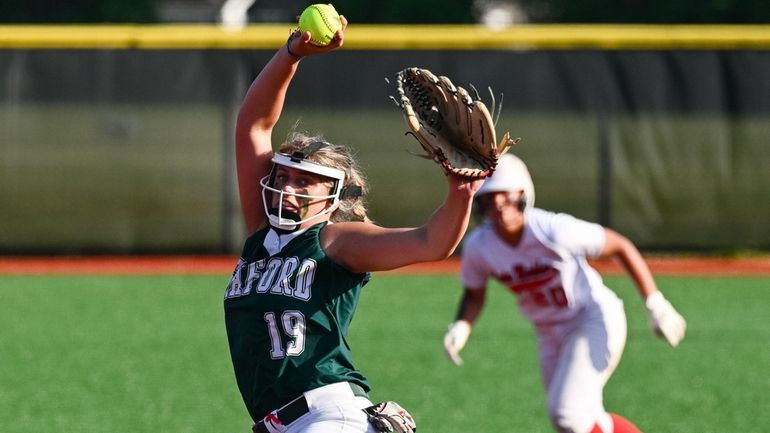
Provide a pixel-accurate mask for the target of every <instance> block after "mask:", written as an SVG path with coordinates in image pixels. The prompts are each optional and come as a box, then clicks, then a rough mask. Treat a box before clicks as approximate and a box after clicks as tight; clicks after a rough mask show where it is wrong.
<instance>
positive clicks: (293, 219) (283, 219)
mask: <svg viewBox="0 0 770 433" xmlns="http://www.w3.org/2000/svg"><path fill="white" fill-rule="evenodd" d="M276 165H283V166H285V167H289V168H292V169H296V170H302V171H307V172H310V173H314V174H318V175H321V176H324V177H328V178H331V179H332V180H333V181H334V185H333V186H332V191H331V194H329V195H320V196H319V195H307V194H299V193H291V192H286V191H283V190H282V189H277V188H274V185H275V183H274V180H275V171H276ZM344 180H345V172H343V171H342V170H338V169H336V168H331V167H326V166H323V165H319V164H315V163H313V162H309V161H305V160H304V159H302V158H300V157H298V156H288V155H284V154H280V153H276V154H275V155H274V156H273V170H272V171H271V172H270V174H269V175H268V176H265V177H263V178H262V179H260V181H259V184H260V185H261V186H262V204H263V206H264V208H265V214H266V215H267V218H268V221H269V222H270V225H272V226H273V227H275V228H278V229H281V230H288V231H293V230H296V229H297V228H298V227H299V226H300V225H301V224H303V223H305V222H307V221H312V220H313V219H316V218H319V217H321V216H323V215H326V214H328V213H330V212H333V211H334V210H335V209H336V208H337V205H338V203H339V198H340V190H341V189H342V184H343V183H344ZM269 193H272V194H276V195H277V198H278V200H277V208H276V207H273V206H272V204H271V203H270V197H269ZM286 196H293V197H296V198H298V199H309V200H314V201H322V200H332V203H331V206H329V207H327V208H326V209H324V210H323V211H321V212H319V213H317V214H315V215H311V216H308V217H306V218H301V217H300V216H299V215H297V214H296V213H294V212H291V211H285V210H284V209H283V199H284V197H286Z"/></svg>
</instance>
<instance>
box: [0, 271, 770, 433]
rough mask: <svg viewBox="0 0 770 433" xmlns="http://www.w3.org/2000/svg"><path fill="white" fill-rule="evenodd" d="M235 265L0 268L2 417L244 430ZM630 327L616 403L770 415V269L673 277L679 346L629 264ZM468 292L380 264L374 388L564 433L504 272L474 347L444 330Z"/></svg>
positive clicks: (360, 349) (451, 410)
mask: <svg viewBox="0 0 770 433" xmlns="http://www.w3.org/2000/svg"><path fill="white" fill-rule="evenodd" d="M226 281H227V276H226V275H222V276H221V277H219V276H218V277H191V276H160V277H157V276H154V277H142V276H133V277H97V276H82V277H81V276H66V277H65V276H45V277H43V276H41V277H21V276H19V277H12V276H3V277H0V327H1V329H2V336H0V420H2V422H1V423H0V431H2V432H4V433H22V432H24V433H27V432H37V431H43V430H44V431H55V432H62V433H70V432H72V433H90V432H93V433H103V432H110V433H122V432H126V433H128V432H131V433H141V432H147V433H158V432H174V433H183V432H201V433H215V432H217V433H218V432H243V433H245V432H247V431H249V427H250V421H249V419H248V416H247V414H246V411H245V409H244V407H243V405H242V403H241V401H240V397H239V395H238V392H237V390H236V386H235V381H234V378H233V374H232V370H231V366H230V361H229V355H228V352H227V347H226V341H225V334H224V326H223V320H222V316H223V312H222V293H223V289H224V286H225V284H226ZM607 282H608V284H609V285H610V287H613V288H614V289H616V291H617V292H618V293H619V294H620V295H621V296H622V297H623V298H624V300H625V301H626V307H627V308H626V309H627V312H628V316H629V341H628V344H627V346H626V352H625V355H624V358H623V361H622V362H621V364H620V367H619V368H618V370H617V372H616V374H615V376H614V377H613V379H612V380H611V381H610V383H609V385H608V387H607V389H606V406H607V408H608V409H609V410H611V411H616V412H620V413H622V414H624V415H626V416H627V417H628V418H630V419H632V420H634V421H635V422H636V423H637V424H638V425H639V426H640V428H641V429H642V430H643V431H645V432H648V433H649V432H663V433H688V432H693V433H695V432H697V433H726V432H742V433H764V432H767V431H768V428H770V415H768V414H769V413H770V397H768V391H770V375H769V374H768V367H769V366H770V346H769V345H768V342H769V341H770V325H769V324H768V320H767V319H768V305H770V290H768V289H769V288H770V279H767V278H690V277H687V278H685V277H661V278H659V279H658V282H659V284H660V286H661V288H662V289H664V290H665V291H666V292H667V294H668V297H669V298H670V299H671V301H672V302H673V303H674V304H675V305H676V306H677V307H678V308H679V309H680V311H681V312H682V314H683V315H684V316H685V317H686V318H687V319H688V324H689V328H688V335H687V337H686V339H685V341H684V342H683V343H682V344H681V345H680V347H679V348H677V349H671V348H669V347H668V346H667V345H666V344H665V343H663V342H662V341H660V340H657V339H656V338H655V337H654V336H653V335H652V333H651V332H649V331H648V329H647V324H646V319H645V317H644V313H643V309H642V306H641V303H640V301H639V300H638V298H637V297H636V295H635V294H634V291H633V287H632V285H631V283H630V281H629V280H628V279H626V278H620V277H610V278H607ZM459 295H460V291H459V288H458V286H457V283H456V278H455V277H453V276H441V277H439V276H397V275H391V274H388V275H375V277H374V279H373V281H372V283H371V284H370V285H369V286H367V288H366V290H365V293H364V296H363V297H362V301H361V305H360V308H359V311H358V314H357V316H356V318H355V320H354V323H353V326H352V329H351V335H350V339H351V344H352V346H353V350H354V356H355V360H356V362H357V364H358V367H359V368H360V369H361V370H362V371H363V372H364V373H365V374H366V375H367V376H368V377H369V379H370V381H371V383H372V385H373V386H374V390H373V392H372V398H373V399H375V400H384V399H392V400H396V401H398V402H399V403H401V404H402V405H404V406H405V407H407V408H408V409H409V410H410V411H411V412H412V413H413V415H415V417H416V419H417V422H418V426H419V427H420V431H422V432H423V433H427V432H442V433H473V432H499V433H508V432H512V433H515V432H522V433H524V432H526V433H538V432H551V429H550V427H549V424H548V421H547V418H546V415H545V410H544V394H543V391H542V390H541V387H540V378H539V371H538V369H537V364H536V353H535V342H534V338H533V333H532V330H531V329H530V327H529V325H528V324H527V323H526V322H525V321H524V320H523V319H522V318H521V317H520V316H519V314H518V312H516V311H515V303H514V298H513V296H510V295H508V294H507V293H504V291H503V290H502V289H501V288H499V287H496V288H495V290H491V293H490V296H491V299H489V301H488V303H487V309H486V311H485V312H484V315H483V316H482V318H481V320H480V322H479V323H478V326H477V327H476V329H475V331H474V335H473V337H472V338H471V340H470V342H469V344H468V346H467V347H466V350H465V351H464V352H463V355H464V358H465V361H466V362H465V365H464V366H463V367H460V368H458V367H454V366H453V365H452V364H450V363H449V362H448V361H446V360H445V359H444V356H443V353H442V346H441V339H442V336H443V333H444V331H445V329H446V326H447V324H448V323H449V321H450V320H451V318H452V316H453V314H454V309H455V304H456V302H457V300H458V297H459Z"/></svg>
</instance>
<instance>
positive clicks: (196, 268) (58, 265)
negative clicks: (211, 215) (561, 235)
mask: <svg viewBox="0 0 770 433" xmlns="http://www.w3.org/2000/svg"><path fill="white" fill-rule="evenodd" d="M237 260H238V258H237V257H235V256H98V257H0V275H229V274H230V273H231V272H232V271H233V268H234V267H235V263H236V262H237ZM647 262H648V263H649V265H650V268H651V269H652V271H653V273H655V275H701V276H762V277H770V256H768V257H754V258H694V257H681V258H680V257H648V258H647ZM592 264H593V265H594V266H595V267H596V269H597V270H598V271H599V272H601V273H603V274H607V275H613V274H619V273H622V272H623V270H622V268H621V266H620V265H619V264H617V263H616V262H613V261H596V262H592ZM458 270H459V262H458V260H457V259H448V260H444V261H441V262H431V263H421V264H416V265H411V266H407V267H404V268H401V269H398V270H395V271H389V272H387V274H426V275H429V274H434V275H435V274H439V275H449V274H456V273H457V272H458Z"/></svg>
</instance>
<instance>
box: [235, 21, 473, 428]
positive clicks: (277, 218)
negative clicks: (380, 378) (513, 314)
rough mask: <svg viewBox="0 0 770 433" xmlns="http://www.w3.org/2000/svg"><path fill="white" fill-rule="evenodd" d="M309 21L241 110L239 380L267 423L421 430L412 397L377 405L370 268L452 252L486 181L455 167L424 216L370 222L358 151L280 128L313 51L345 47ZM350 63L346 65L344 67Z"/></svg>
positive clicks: (254, 413)
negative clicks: (367, 358)
mask: <svg viewBox="0 0 770 433" xmlns="http://www.w3.org/2000/svg"><path fill="white" fill-rule="evenodd" d="M341 21H342V24H343V29H342V30H340V31H338V32H337V34H336V37H335V40H334V41H333V42H332V43H331V44H329V45H327V46H316V45H313V44H312V43H310V33H309V32H304V33H303V32H299V31H297V32H295V33H293V34H292V36H291V37H290V38H289V41H288V42H287V44H286V45H284V46H283V47H281V48H280V49H279V50H278V51H277V52H276V53H275V55H274V56H273V57H272V59H271V60H270V61H269V62H268V63H267V64H266V65H265V67H264V68H263V69H262V71H261V72H260V74H259V75H258V76H257V78H256V79H255V80H254V82H253V83H252V85H251V87H250V88H249V90H248V92H247V93H246V97H245V98H244V100H243V104H242V106H241V109H240V111H239V114H238V120H237V123H236V131H235V141H236V143H235V155H236V169H237V173H238V187H239V192H240V199H241V210H242V213H243V217H244V222H245V224H246V229H247V231H248V233H247V238H246V241H245V243H244V247H243V252H242V253H241V257H240V260H239V261H238V264H237V265H236V268H235V271H234V272H233V275H232V278H231V280H230V283H229V284H228V286H227V289H226V290H225V296H224V298H225V299H224V316H225V327H226V330H227V338H228V343H229V347H230V356H231V359H232V364H233V371H234V373H235V379H236V382H237V384H238V389H239V391H240V392H241V396H242V397H243V402H244V403H245V405H246V408H247V410H248V412H249V414H250V415H251V417H252V419H253V421H254V426H253V431H254V432H255V433H328V432H338V433H375V432H396V433H413V432H414V430H415V423H414V420H413V419H412V418H411V416H410V415H409V414H408V412H406V411H405V410H404V409H403V408H401V407H400V406H399V405H397V404H395V403H394V402H391V401H388V402H384V403H381V404H377V405H373V404H372V402H371V401H370V400H369V398H368V392H369V390H370V385H369V382H368V381H367V379H366V377H365V376H364V375H363V373H362V372H360V371H359V370H358V369H356V367H355V366H354V363H353V355H352V351H351V348H350V345H349V343H348V340H347V335H348V329H349V327H350V325H351V322H352V321H353V316H354V313H355V311H356V306H357V304H358V299H359V297H360V295H361V293H362V291H363V287H364V285H365V284H366V283H367V282H368V281H369V277H370V272H373V271H378V270H386V269H394V268H397V267H400V266H405V265H408V264H411V263H415V262H420V261H433V260H439V259H443V258H446V257H447V256H449V255H450V254H452V252H453V251H454V250H455V248H456V247H457V246H458V245H459V243H460V240H461V239H462V236H463V234H464V233H465V230H466V228H467V227H468V222H469V220H470V215H471V208H472V203H473V196H474V193H475V192H476V191H477V190H478V188H479V187H480V186H481V181H478V180H469V179H464V178H461V177H458V176H451V175H450V176H447V194H446V198H445V200H444V202H443V203H442V205H441V206H439V207H438V209H436V211H435V212H434V213H433V215H432V216H431V217H430V218H429V219H428V221H426V223H425V224H424V225H422V226H420V227H412V228H408V227H407V228H385V227H381V226H378V225H376V224H374V223H372V222H371V221H369V219H368V217H367V213H366V207H365V205H364V195H365V193H366V191H367V189H368V188H367V185H366V182H365V181H364V178H363V176H362V174H361V172H360V170H359V169H358V164H357V163H356V162H355V160H354V158H353V156H352V154H351V151H350V150H349V149H348V148H347V147H345V146H341V145H335V144H333V143H329V142H327V141H325V140H323V139H322V138H321V137H311V136H307V135H304V134H300V133H293V134H290V136H289V138H288V139H287V140H286V142H284V143H282V144H281V145H280V146H279V147H278V148H277V149H276V151H274V150H273V144H272V133H273V128H274V126H275V125H276V123H277V122H278V119H279V117H280V115H281V112H282V110H283V105H284V100H285V98H286V93H287V89H288V88H289V84H290V83H291V81H292V78H293V77H294V75H295V73H296V71H297V68H298V65H299V63H300V61H301V59H303V58H304V57H305V56H309V55H311V54H323V53H327V52H329V51H332V50H334V49H336V48H338V47H340V46H341V45H342V43H343V39H344V29H345V26H346V25H347V21H346V20H345V19H344V18H342V19H341ZM340 70H342V68H341V69H340Z"/></svg>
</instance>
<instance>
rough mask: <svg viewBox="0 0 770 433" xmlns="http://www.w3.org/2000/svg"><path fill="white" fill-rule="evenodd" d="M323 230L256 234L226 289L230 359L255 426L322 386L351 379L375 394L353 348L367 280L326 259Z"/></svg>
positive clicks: (316, 228) (225, 305)
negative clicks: (350, 337)
mask: <svg viewBox="0 0 770 433" xmlns="http://www.w3.org/2000/svg"><path fill="white" fill-rule="evenodd" d="M325 226H326V223H319V224H316V225H314V226H312V227H310V228H308V229H307V230H306V231H304V232H302V233H300V234H298V235H294V234H289V235H282V236H279V235H278V234H277V233H276V232H275V231H274V230H273V229H272V228H270V227H268V228H265V229H262V230H259V231H257V232H256V233H254V234H253V235H252V236H250V237H249V238H248V239H247V240H246V243H245V245H244V247H243V252H242V254H241V258H240V260H239V261H238V264H237V265H236V268H235V271H234V272H233V276H232V278H231V279H230V283H229V284H228V286H227V290H226V291H225V301H224V307H225V326H226V329H227V338H228V342H229V344H230V356H231V358H232V361H233V367H234V369H235V377H236V380H237V382H238V388H239V390H240V392H241V395H242V396H243V401H244V403H245V404H246V407H247V408H248V410H249V413H250V414H251V417H252V418H253V419H254V420H255V421H257V420H260V419H262V418H263V417H264V416H265V415H267V414H268V413H269V412H270V411H271V410H273V409H276V408H278V407H280V406H283V405H284V404H286V403H288V402H289V401H291V400H292V399H294V398H296V397H297V396H299V395H300V394H302V393H303V392H305V391H308V390H311V389H314V388H317V387H320V386H323V385H328V384H331V383H336V382H341V381H348V382H352V383H355V384H358V385H360V386H361V387H363V388H364V389H365V390H366V391H369V389H370V386H369V384H368V383H367V381H366V378H365V377H364V376H363V375H362V374H361V373H360V372H359V371H357V370H356V369H355V367H354V366H353V361H352V355H351V351H350V346H349V345H348V342H347V334H348V327H349V326H350V322H351V321H352V319H353V313H354V312H355V309H356V305H357V304H358V299H359V296H360V294H361V288H362V287H363V286H364V284H366V283H367V282H368V281H369V274H368V273H367V274H355V273H351V272H349V271H347V270H345V269H344V268H342V267H341V266H340V265H338V264H336V263H334V262H333V261H332V260H331V259H329V257H327V256H326V254H325V253H324V251H323V249H321V245H320V241H319V234H320V231H321V229H322V228H323V227H325ZM284 243H285V245H283V244H284Z"/></svg>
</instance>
